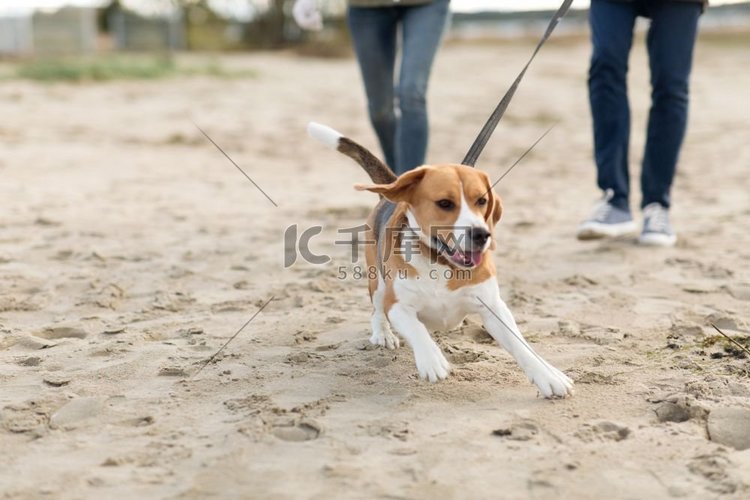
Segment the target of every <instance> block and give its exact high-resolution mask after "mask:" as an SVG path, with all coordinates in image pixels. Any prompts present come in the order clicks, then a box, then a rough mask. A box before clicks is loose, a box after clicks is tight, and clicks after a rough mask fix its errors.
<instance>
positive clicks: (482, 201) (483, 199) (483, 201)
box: [477, 196, 487, 207]
mask: <svg viewBox="0 0 750 500" xmlns="http://www.w3.org/2000/svg"><path fill="white" fill-rule="evenodd" d="M486 204H487V198H486V197H485V196H482V197H481V198H479V199H478V200H477V205H479V206H480V207H483V206H485V205H486Z"/></svg>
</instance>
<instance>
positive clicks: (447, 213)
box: [308, 123, 573, 398]
mask: <svg viewBox="0 0 750 500" xmlns="http://www.w3.org/2000/svg"><path fill="white" fill-rule="evenodd" d="M308 132H309V134H310V135H311V136H312V137H313V138H315V139H317V140H319V141H321V142H322V143H323V144H325V145H327V146H328V147H330V148H332V149H335V150H337V151H339V152H341V153H343V154H345V155H346V156H349V157H350V158H352V159H354V160H355V161H356V162H357V163H359V164H360V165H361V166H362V167H363V168H364V170H365V171H366V172H367V173H368V175H369V176H370V178H371V180H372V182H373V183H372V184H358V185H356V186H355V188H356V189H358V190H360V191H370V192H373V193H377V194H379V195H380V197H381V199H380V201H379V202H378V204H377V205H376V206H375V208H374V209H373V211H372V213H371V214H370V217H369V219H368V222H367V227H368V229H367V233H366V243H367V244H366V248H365V255H366V261H367V268H368V273H367V275H368V278H369V290H370V298H371V300H372V304H373V307H374V310H373V313H372V320H371V326H372V336H371V337H370V342H371V343H373V344H376V345H380V346H383V347H386V348H388V349H396V348H397V347H399V339H398V337H396V336H395V335H394V334H393V332H392V330H391V327H393V328H394V329H395V330H396V332H397V333H398V334H399V335H400V336H401V337H402V338H404V339H405V340H406V342H407V343H408V344H409V345H410V346H411V348H412V350H413V352H414V360H415V362H416V365H417V371H418V372H419V376H420V377H421V378H422V379H427V380H429V381H430V382H436V381H438V380H441V379H444V378H446V377H447V376H448V374H449V373H450V369H451V367H450V364H449V363H448V361H447V360H446V359H445V356H444V355H443V352H442V351H441V350H440V347H438V345H437V344H436V343H435V341H434V340H433V339H432V337H431V336H430V331H434V330H450V329H452V328H455V327H457V326H458V325H460V324H461V322H462V320H463V319H464V318H465V317H466V316H467V315H469V314H478V315H479V316H481V318H482V321H483V323H484V326H485V328H486V329H487V331H488V332H489V334H490V335H491V336H492V337H493V338H494V339H495V340H496V341H497V342H499V343H500V345H502V346H503V347H504V348H505V349H506V350H507V351H508V352H509V353H510V354H511V355H512V356H513V358H515V360H516V361H517V362H518V364H519V365H520V367H521V369H522V370H523V371H524V373H525V374H526V376H527V377H528V378H529V380H530V381H531V382H533V383H534V384H536V386H537V387H538V389H539V391H540V392H541V394H542V395H543V396H544V397H545V398H554V397H566V396H569V395H571V394H572V392H573V382H572V381H571V380H570V378H568V377H567V376H566V375H565V374H564V373H562V372H561V371H560V370H558V369H556V368H554V367H553V366H552V365H550V364H549V363H547V362H546V361H545V360H544V359H543V358H542V357H541V356H539V355H538V354H537V353H536V352H535V351H534V350H533V349H532V348H531V346H530V345H529V344H528V342H526V340H525V339H524V338H523V336H522V335H521V333H520V332H519V329H518V326H517V325H516V322H515V320H514V319H513V315H512V314H511V312H510V310H509V309H508V307H507V306H506V305H505V302H503V300H502V299H501V298H500V293H499V289H498V283H497V278H496V271H495V265H494V263H493V261H492V253H491V252H490V250H492V249H494V248H495V239H494V237H493V236H492V229H493V228H494V227H495V225H496V224H497V222H498V221H499V220H500V216H501V215H502V212H503V207H502V202H501V200H500V197H499V196H498V195H497V193H495V192H494V190H493V187H492V183H491V181H490V178H489V176H488V175H487V174H486V173H484V172H482V171H480V170H477V169H475V168H472V167H468V166H466V165H458V164H442V165H425V166H422V167H419V168H416V169H414V170H411V171H409V172H406V173H404V174H402V175H400V176H398V177H397V176H396V175H395V174H394V173H393V172H392V171H391V170H390V169H389V168H388V167H387V166H386V165H385V164H384V163H383V162H381V161H380V160H379V159H378V158H377V157H375V156H374V155H373V154H372V153H371V152H370V151H368V150H367V149H366V148H364V147H363V146H360V145H359V144H357V143H355V142H354V141H352V140H351V139H349V138H347V137H344V136H343V135H342V134H340V133H339V132H337V131H335V130H333V129H331V128H329V127H326V126H324V125H320V124H317V123H310V125H309V126H308Z"/></svg>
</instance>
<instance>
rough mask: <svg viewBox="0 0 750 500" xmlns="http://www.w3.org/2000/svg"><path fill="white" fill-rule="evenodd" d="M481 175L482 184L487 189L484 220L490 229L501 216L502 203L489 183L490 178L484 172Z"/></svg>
mask: <svg viewBox="0 0 750 500" xmlns="http://www.w3.org/2000/svg"><path fill="white" fill-rule="evenodd" d="M482 173H483V174H484V183H485V186H486V187H487V211H486V212H485V213H484V220H485V222H487V225H488V226H489V227H491V228H492V227H495V226H496V225H497V223H498V222H499V221H500V217H502V215H503V202H502V201H501V200H500V195H498V194H497V193H496V192H495V189H494V188H493V186H492V184H491V183H490V177H489V176H488V175H487V174H486V173H485V172H482Z"/></svg>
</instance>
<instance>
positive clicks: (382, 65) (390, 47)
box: [347, 7, 399, 169]
mask: <svg viewBox="0 0 750 500" xmlns="http://www.w3.org/2000/svg"><path fill="white" fill-rule="evenodd" d="M347 21H348V24H349V30H350V31H351V34H352V41H353V43H354V50H355V52H356V54H357V62H358V63H359V68H360V71H361V73H362V80H363V81H364V85H365V93H366V94H367V107H368V112H369V115H370V121H371V122H372V126H373V128H374V129H375V133H376V134H377V136H378V139H379V141H380V146H381V147H382V149H383V154H384V155H385V162H386V163H387V164H388V166H390V167H391V168H393V169H395V168H396V165H397V163H396V128H397V127H396V122H397V120H396V112H395V108H394V105H395V104H394V68H395V65H396V36H397V33H398V24H399V14H398V10H397V9H396V8H390V7H383V8H371V7H362V8H358V7H350V8H349V10H348V14H347Z"/></svg>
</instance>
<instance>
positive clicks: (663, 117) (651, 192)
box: [641, 1, 701, 208]
mask: <svg viewBox="0 0 750 500" xmlns="http://www.w3.org/2000/svg"><path fill="white" fill-rule="evenodd" d="M649 13H650V16H651V27H650V28H649V31H648V37H647V45H648V55H649V63H650V66H651V87H652V92H651V111H650V113H649V118H648V132H647V135H646V150H645V153H644V157H643V170H642V172H641V190H642V191H643V200H642V202H641V208H643V207H645V206H646V205H649V204H651V203H659V204H660V205H662V206H663V207H665V208H669V204H670V196H669V192H670V189H671V187H672V180H673V178H674V174H675V169H676V167H677V159H678V156H679V152H680V147H681V146H682V140H683V138H684V137H685V130H686V128H687V118H688V88H689V85H688V82H689V78H690V70H691V67H692V60H693V47H694V46H695V39H696V34H697V31H698V18H699V17H700V14H701V5H700V4H698V3H693V2H679V1H663V2H653V3H651V4H649Z"/></svg>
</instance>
